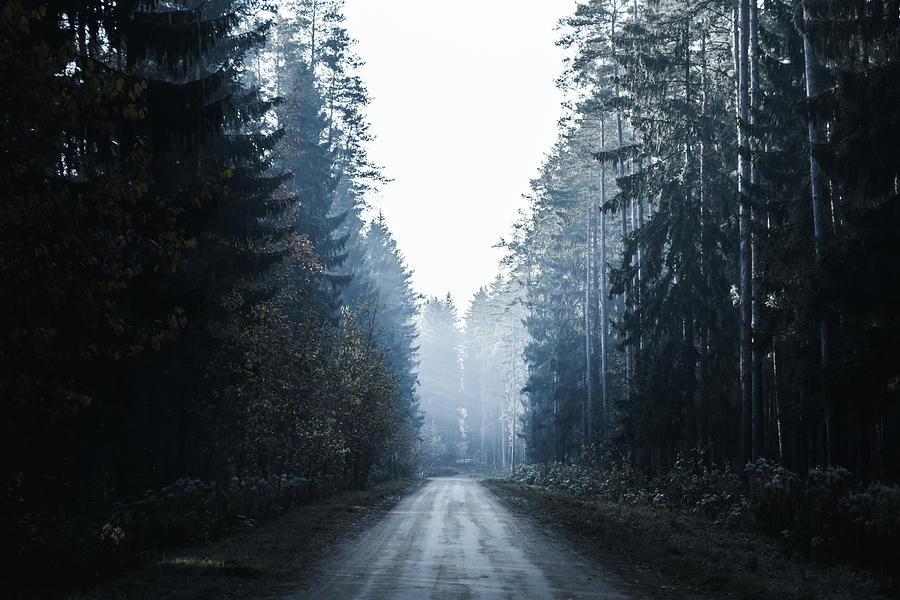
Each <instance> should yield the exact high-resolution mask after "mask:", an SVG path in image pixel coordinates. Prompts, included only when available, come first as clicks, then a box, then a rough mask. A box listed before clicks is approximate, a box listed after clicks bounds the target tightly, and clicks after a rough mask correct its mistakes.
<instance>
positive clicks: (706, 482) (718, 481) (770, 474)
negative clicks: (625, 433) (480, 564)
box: [486, 455, 900, 598]
mask: <svg viewBox="0 0 900 600" xmlns="http://www.w3.org/2000/svg"><path fill="white" fill-rule="evenodd" d="M631 465H632V463H631V461H630V460H629V459H628V458H627V457H620V458H618V459H613V458H612V457H609V456H605V457H604V458H603V460H598V461H596V462H595V463H594V464H591V465H573V464H563V463H547V464H542V465H527V466H523V467H520V468H517V469H516V471H515V473H514V474H513V475H512V476H511V477H509V478H505V479H493V480H489V481H487V482H486V484H487V485H488V487H489V488H490V489H491V490H493V491H494V492H495V493H496V494H497V495H498V496H500V497H501V498H502V499H503V500H504V502H505V503H506V504H507V505H508V506H510V507H511V508H513V509H514V510H516V511H517V512H519V513H520V514H530V515H533V516H534V517H535V518H537V519H539V520H542V521H544V522H545V523H546V524H547V525H550V526H552V527H559V528H562V529H563V530H565V531H566V532H567V533H568V534H569V535H570V536H575V538H576V540H577V541H578V543H579V545H580V546H582V547H584V548H585V549H587V550H588V551H589V552H591V553H592V554H595V555H597V558H598V559H599V560H601V562H602V563H603V564H606V565H609V566H610V567H611V568H613V569H614V570H615V571H617V572H618V574H619V575H620V576H623V577H624V578H626V579H627V580H628V581H635V580H638V581H640V580H644V579H646V581H645V582H644V584H645V586H646V591H647V593H648V595H651V596H653V597H659V598H676V597H687V596H694V595H696V594H701V595H708V596H710V597H730V598H872V597H897V595H898V593H900V589H898V582H897V579H896V573H895V572H894V568H895V565H896V557H897V556H898V551H900V536H898V535H897V534H898V523H900V489H898V488H897V487H896V486H883V485H880V484H871V485H869V486H868V487H866V488H865V489H862V490H856V489H855V488H854V486H852V485H851V484H850V482H849V476H848V474H847V473H846V471H843V470H842V469H821V470H815V471H811V472H810V473H809V474H808V475H807V477H806V478H800V477H798V476H797V474H795V473H791V472H790V471H787V470H786V469H784V468H783V467H781V466H777V465H773V464H771V463H769V462H767V461H766V460H765V459H759V460H758V461H757V462H755V463H749V464H748V465H747V466H746V468H745V470H744V472H743V473H737V472H735V471H733V470H731V469H729V468H727V467H725V468H718V467H714V468H712V469H710V468H708V467H706V466H705V463H704V460H703V457H702V456H699V455H694V456H690V457H689V456H683V457H679V458H678V460H676V462H675V465H674V466H673V468H672V470H671V471H669V472H668V473H667V474H666V475H664V476H659V477H656V478H645V477H644V476H643V475H641V474H639V473H637V472H635V471H634V469H633V468H632V466H631Z"/></svg>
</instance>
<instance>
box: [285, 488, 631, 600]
mask: <svg viewBox="0 0 900 600" xmlns="http://www.w3.org/2000/svg"><path fill="white" fill-rule="evenodd" d="M627 597H628V596H627V595H626V594H625V593H623V592H621V591H619V590H617V589H616V588H615V587H614V576H613V575H612V574H610V573H609V572H606V571H604V570H603V569H602V568H601V567H599V566H598V565H596V564H595V563H593V562H592V561H591V560H590V559H588V558H586V557H584V556H581V555H579V554H577V553H575V552H574V551H573V550H572V549H571V548H569V547H568V546H567V545H566V544H565V543H564V542H563V541H562V540H559V539H556V538H555V537H554V536H553V535H552V534H550V533H548V532H543V531H539V530H537V529H535V528H534V527H533V526H532V525H530V524H529V523H526V522H524V521H522V520H520V519H518V518H517V517H516V516H515V515H513V514H512V513H511V512H510V511H509V510H508V509H506V508H505V507H504V506H502V505H501V504H500V503H499V502H498V501H497V500H496V498H494V497H493V495H492V494H491V493H490V492H488V491H487V490H486V489H485V488H484V487H482V486H481V484H479V483H478V482H477V481H474V480H471V479H466V478H440V479H433V480H431V481H429V482H428V483H427V484H426V485H425V486H423V487H422V488H421V489H420V490H419V491H418V492H416V493H415V494H413V495H412V496H410V497H408V498H406V499H404V500H403V501H402V502H401V503H400V504H398V505H397V507H396V508H394V510H392V511H391V512H390V513H388V515H387V516H386V517H385V518H384V519H383V520H382V521H381V522H380V523H378V524H377V525H375V526H374V527H373V528H372V529H370V530H369V531H367V532H365V533H364V534H362V535H361V536H360V537H359V538H358V539H356V540H352V541H351V542H348V544H347V547H346V548H343V549H341V550H340V551H339V552H338V554H337V556H335V557H333V558H331V559H329V560H327V561H325V562H324V563H323V564H320V565H319V566H318V567H317V568H316V569H315V574H314V576H313V580H312V583H311V584H310V585H308V586H307V587H305V588H304V589H303V590H300V591H298V592H296V593H294V594H292V595H290V596H287V597H286V598H285V600H300V599H307V598H315V599H326V598H327V599H336V598H341V599H343V598H360V599H362V598H373V599H374V598H409V599H420V598H441V599H445V598H446V599H450V598H516V599H520V598H609V599H613V598H615V599H619V598H627Z"/></svg>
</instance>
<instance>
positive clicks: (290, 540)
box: [12, 479, 422, 600]
mask: <svg viewBox="0 0 900 600" xmlns="http://www.w3.org/2000/svg"><path fill="white" fill-rule="evenodd" d="M421 483H422V482H421V480H414V479H408V480H400V481H391V482H386V483H382V484H379V485H376V486H373V487H372V488H371V489H368V490H360V491H349V492H344V493H341V494H337V495H335V496H332V497H330V498H327V499H325V500H321V501H317V502H311V503H308V504H303V505H300V506H297V507H294V508H290V509H287V510H286V511H285V512H284V513H282V514H281V515H279V516H277V517H275V518H273V519H270V520H267V521H265V522H261V523H256V522H254V521H252V520H246V521H244V522H242V523H240V524H238V525H237V526H236V527H235V528H234V529H233V530H232V531H230V532H229V533H227V534H226V535H223V536H221V537H220V538H218V539H215V540H213V541H211V542H209V543H206V544H203V545H198V546H194V547H190V548H184V549H182V550H178V551H170V552H167V553H165V554H154V555H152V556H146V557H144V558H143V560H142V561H141V564H140V566H137V567H135V568H133V569H131V570H129V571H126V572H125V573H123V574H122V575H120V576H118V577H115V578H113V579H110V580H108V581H104V582H102V583H101V584H99V585H98V586H96V587H94V588H92V589H89V590H76V591H72V590H69V591H62V590H59V589H52V588H47V589H44V590H35V589H30V590H19V591H18V592H13V596H12V597H13V598H48V599H50V598H66V599H69V600H108V599H113V598H115V599H120V598H128V599H129V600H141V599H148V600H149V599H154V600H156V599H160V600H162V599H171V600H176V599H178V600H181V599H185V600H186V599H192V600H194V599H197V600H202V599H210V600H212V599H223V600H227V599H234V600H238V599H246V598H267V597H279V596H281V595H283V594H285V593H288V592H290V591H292V590H294V589H295V588H296V587H299V585H300V584H301V583H302V582H303V580H304V579H305V577H306V576H307V575H308V574H309V569H310V567H311V566H312V565H313V563H314V562H315V561H316V559H317V558H319V556H321V555H322V553H323V551H324V550H325V549H326V548H327V547H328V546H329V545H330V544H331V543H332V542H333V541H335V540H337V539H339V538H341V537H343V536H347V535H352V534H354V533H356V532H358V531H361V530H362V529H364V528H366V527H368V526H369V525H371V524H373V523H375V522H377V521H378V519H379V518H380V517H381V516H382V515H383V514H384V513H385V512H387V511H388V510H390V509H391V508H392V507H393V506H394V505H395V504H396V503H397V502H399V501H400V499H401V498H402V497H403V496H405V495H406V494H408V493H410V492H411V491H413V490H414V489H415V488H417V487H418V486H419V485H421Z"/></svg>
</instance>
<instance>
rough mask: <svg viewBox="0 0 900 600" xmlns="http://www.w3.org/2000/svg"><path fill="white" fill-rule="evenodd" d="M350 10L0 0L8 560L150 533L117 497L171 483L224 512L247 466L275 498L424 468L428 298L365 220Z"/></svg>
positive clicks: (301, 5) (327, 0)
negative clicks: (421, 365)
mask: <svg viewBox="0 0 900 600" xmlns="http://www.w3.org/2000/svg"><path fill="white" fill-rule="evenodd" d="M341 4H342V2H341V1H340V0H293V1H291V2H289V3H287V4H285V5H283V6H282V7H281V9H280V12H279V13H278V14H277V15H275V14H272V13H267V12H265V10H264V9H263V8H261V7H260V6H258V5H257V3H255V2H252V1H244V0H235V1H231V0H224V1H214V2H202V3H197V2H174V3H162V2H157V1H155V0H148V1H129V0H126V1H125V2H116V3H108V2H99V1H88V2H74V3H73V2H68V3H67V2H55V1H54V0H50V1H49V2H32V1H30V0H25V1H23V2H13V3H7V4H5V5H4V7H3V9H2V11H0V40H2V42H0V76H2V80H3V87H4V89H3V91H2V93H0V107H2V108H0V114H2V119H0V123H2V125H0V126H2V135H0V149H2V150H0V153H2V158H0V181H2V188H3V193H4V195H5V200H4V202H3V204H2V208H0V280H2V285H0V315H2V317H0V318H2V319H3V327H4V331H3V332H2V336H0V397H2V398H3V399H4V401H5V402H4V406H5V414H4V427H3V430H4V431H3V434H2V435H0V440H2V441H0V444H2V446H0V454H2V458H0V465H2V466H0V477H2V487H0V490H2V491H0V511H2V514H3V517H2V521H3V522H2V528H3V548H4V551H3V554H4V556H3V561H4V565H5V566H7V567H8V566H13V567H14V568H15V565H19V564H22V561H23V560H24V561H32V562H33V564H38V565H43V566H44V567H47V568H51V567H53V568H59V565H58V564H56V563H55V562H54V561H55V560H56V559H58V558H61V557H64V556H65V557H66V558H72V557H73V556H75V555H77V554H78V553H79V551H78V550H77V548H76V547H73V543H75V541H78V542H83V546H84V548H83V552H82V554H84V553H90V552H92V551H93V550H92V544H95V543H96V542H97V540H102V541H103V543H106V544H109V543H115V544H119V543H122V544H126V542H123V541H122V540H123V539H124V540H128V539H135V538H138V537H140V536H141V532H135V531H129V530H128V528H127V527H125V526H124V525H123V524H121V523H117V522H115V519H114V516H113V511H112V508H111V507H112V506H113V505H114V503H115V502H116V501H117V500H120V499H122V498H125V497H128V496H132V497H137V496H141V495H142V497H146V498H156V497H159V498H166V497H168V498H169V500H168V501H167V502H169V504H167V505H166V506H173V505H174V504H173V502H175V501H174V500H172V498H173V494H174V492H172V493H168V496H166V493H162V494H159V495H157V494H152V493H149V492H146V490H148V489H156V490H159V489H162V488H163V487H164V486H169V484H172V483H173V482H175V481H176V480H179V481H181V482H182V483H183V482H185V481H198V480H200V481H202V482H203V483H202V484H201V483H200V482H198V483H197V484H196V485H195V484H193V483H192V484H190V485H187V484H184V485H182V483H179V485H178V486H175V487H171V486H170V488H169V489H176V488H177V489H181V488H185V489H189V491H190V492H191V493H192V494H195V493H197V492H196V490H198V489H200V490H208V489H209V490H214V492H210V494H212V495H210V496H208V497H207V496H204V498H207V500H208V499H209V498H213V499H216V501H217V502H218V503H219V505H220V506H218V508H215V509H214V508H209V507H207V509H209V510H208V511H207V512H208V513H209V514H210V515H214V516H215V517H216V518H218V519H225V518H228V510H227V507H229V506H234V502H233V501H234V498H233V497H232V496H233V494H232V495H231V496H230V494H231V492H232V491H234V490H237V489H240V494H241V495H242V497H243V496H247V494H248V492H247V490H248V489H250V488H249V487H247V486H244V485H243V483H240V485H237V484H236V482H243V481H244V480H245V478H247V479H249V478H251V477H254V478H256V479H258V480H259V481H263V480H264V481H265V482H266V484H265V486H264V487H266V490H265V491H266V493H270V494H271V496H272V498H274V499H276V500H277V501H278V502H283V501H284V499H285V498H289V499H298V498H300V499H302V498H303V497H309V496H310V495H313V494H320V493H325V492H328V491H331V490H335V489H340V488H347V487H351V486H362V485H365V484H366V483H367V482H368V481H371V480H374V479H381V478H387V477H393V476H397V475H402V474H405V473H409V472H410V471H411V470H412V469H413V468H414V465H415V464H416V461H417V457H416V454H417V452H418V451H419V450H418V442H417V440H416V434H417V430H418V426H419V417H418V407H417V398H416V392H415V374H414V372H413V369H414V366H415V365H414V360H413V352H414V347H415V346H414V344H415V337H416V334H415V328H414V324H413V321H412V319H413V317H414V315H415V311H416V296H415V295H414V293H413V292H412V290H411V287H410V280H409V277H410V274H409V271H408V270H407V269H406V267H405V265H404V263H403V260H402V257H401V256H400V254H399V252H398V251H397V248H396V245H395V243H394V241H393V239H392V237H391V234H390V232H389V231H388V229H387V227H386V225H385V223H384V221H383V220H382V219H380V218H378V219H376V220H375V221H374V222H373V223H371V224H368V225H367V224H366V223H365V222H364V221H363V218H362V216H361V212H362V210H363V208H364V199H363V198H364V195H365V193H366V191H367V190H369V189H371V188H372V187H373V186H376V185H378V183H379V182H380V181H382V176H381V175H380V172H379V170H378V168H377V167H375V166H374V165H372V163H371V161H370V160H369V159H368V158H367V156H366V150H365V144H366V142H367V140H368V139H369V134H368V132H367V127H368V126H367V122H366V119H365V114H364V111H365V108H366V105H367V103H368V96H367V93H366V90H365V87H364V85H363V83H362V82H361V80H360V79H359V77H358V75H357V73H356V67H358V65H359V64H360V60H359V58H358V57H357V56H356V55H355V54H354V52H353V45H352V41H351V40H350V39H349V37H348V35H347V33H346V31H345V30H344V28H343V27H342V20H343V16H342V14H341V10H342V9H341ZM283 476H284V477H286V478H287V479H284V477H283ZM187 478H191V479H187ZM260 478H263V479H260ZM279 478H282V479H283V480H284V481H290V482H291V485H290V493H287V492H280V491H279V492H277V493H276V492H274V491H272V490H274V489H275V488H278V489H279V490H280V489H281V484H280V483H279V481H282V479H279ZM210 486H212V487H210ZM236 486H237V487H236ZM269 488H272V489H269ZM253 489H254V490H255V489H256V486H255V485H254V486H253ZM260 489H261V491H260V493H263V491H262V488H260ZM204 493H205V492H204ZM161 501H162V500H161ZM204 501H206V500H204ZM273 501H274V500H273ZM176 504H177V503H176ZM189 509H190V510H197V507H196V506H194V507H190V508H189ZM148 510H149V509H148ZM173 510H174V509H173ZM186 510H188V509H186ZM204 510H206V509H204ZM235 510H246V506H245V507H240V506H238V507H237V508H236V509H235ZM161 512H165V511H157V512H156V513H155V512H154V511H153V510H149V512H147V510H145V511H144V513H142V514H145V515H146V514H157V513H161ZM165 517H166V518H170V519H176V518H177V515H167V516H165ZM208 525H209V524H208ZM214 525H215V523H212V524H211V525H210V526H214ZM104 526H106V527H105V528H104ZM147 526H148V527H150V526H152V524H149V525H147ZM204 527H206V526H205V525H204ZM207 529H208V527H207ZM110 531H112V532H117V533H116V535H111V534H110V535H107V533H109V532H110ZM145 533H146V532H145ZM110 540H112V542H110ZM131 547H132V549H135V550H136V549H139V548H133V545H132V546H131ZM64 553H65V555H64ZM81 559H84V556H83V555H82V556H81ZM91 573H93V571H91Z"/></svg>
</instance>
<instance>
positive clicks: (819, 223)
mask: <svg viewBox="0 0 900 600" xmlns="http://www.w3.org/2000/svg"><path fill="white" fill-rule="evenodd" d="M800 2H801V3H802V4H803V21H804V28H803V58H804V63H805V64H804V75H805V78H806V100H807V111H806V125H807V135H808V142H809V192H810V198H811V200H812V213H813V237H814V240H815V241H814V245H815V255H816V260H817V261H818V260H820V259H821V257H822V247H823V246H824V244H825V223H826V221H827V217H826V216H825V214H824V212H825V207H824V199H823V197H824V194H825V186H824V180H823V177H822V172H821V169H820V167H819V162H818V161H817V160H816V157H815V155H814V154H813V151H814V148H815V146H816V145H818V144H821V143H823V142H824V141H825V131H824V127H823V126H822V124H821V123H819V122H818V119H817V118H816V116H815V115H814V114H813V112H812V107H811V100H812V99H813V98H814V97H815V96H816V95H817V94H818V93H819V92H821V83H820V81H819V73H818V71H819V68H820V67H819V61H818V57H817V56H816V53H815V50H814V49H813V45H812V41H811V39H810V35H811V34H810V32H809V30H808V27H807V24H808V23H809V21H810V18H811V17H810V14H809V7H808V6H807V4H806V3H805V2H803V0H800ZM828 354H829V348H828V322H827V320H826V318H825V315H821V316H820V318H819V359H820V361H821V369H822V380H823V381H822V395H823V397H824V405H825V448H826V453H827V454H826V462H827V463H828V464H834V460H835V458H836V457H835V456H834V454H835V450H836V447H837V440H836V439H835V436H834V432H835V429H834V405H833V402H832V401H831V400H830V398H829V394H828V389H827V386H826V384H825V381H824V380H825V378H826V373H827V372H828V362H829V356H828Z"/></svg>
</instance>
